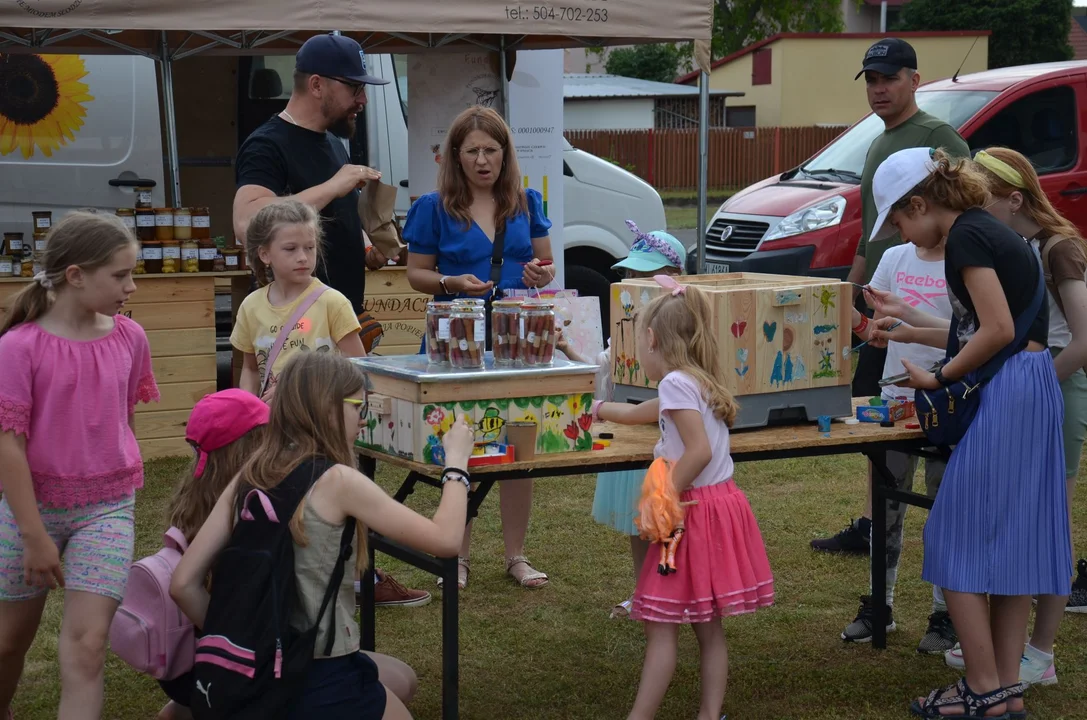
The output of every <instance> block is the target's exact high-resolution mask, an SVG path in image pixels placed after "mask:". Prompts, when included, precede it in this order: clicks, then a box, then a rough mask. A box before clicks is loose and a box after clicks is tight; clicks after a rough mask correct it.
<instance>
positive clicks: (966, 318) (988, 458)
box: [868, 148, 1072, 718]
mask: <svg viewBox="0 0 1087 720" xmlns="http://www.w3.org/2000/svg"><path fill="white" fill-rule="evenodd" d="M872 192H873V194H874V196H875V203H876V208H877V209H878V211H879V217H878V218H877V220H876V225H875V230H874V231H873V238H872V239H873V240H878V237H877V236H878V235H879V234H880V231H881V229H882V228H883V226H884V224H885V222H887V221H889V224H890V225H893V226H894V227H895V228H897V229H898V231H899V233H900V234H901V235H902V237H903V238H904V239H905V240H908V241H909V242H912V243H914V244H915V245H917V246H919V247H933V246H935V245H936V244H938V243H939V242H940V241H941V240H942V239H943V238H945V237H946V238H947V243H946V250H945V261H944V262H945V274H946V278H947V288H948V294H949V296H950V299H951V305H952V308H953V310H954V313H955V316H956V318H957V319H958V341H959V343H960V348H961V349H960V350H959V352H958V354H956V355H955V357H954V358H953V359H952V360H951V361H950V362H948V363H947V364H946V365H944V366H943V367H942V368H941V369H940V370H938V371H937V372H935V373H931V372H928V370H927V368H921V367H918V366H916V365H914V364H912V363H910V362H908V361H905V362H904V363H903V365H904V366H905V368H906V370H907V371H908V372H909V374H910V379H909V381H908V382H907V383H905V384H906V385H907V386H909V387H913V388H918V389H925V390H930V391H933V390H940V389H941V388H943V387H945V386H948V385H950V384H951V383H953V382H955V381H957V380H959V379H961V378H963V377H964V376H965V375H966V374H967V373H969V372H971V371H974V370H976V369H978V368H980V367H981V366H982V365H983V364H985V363H986V362H987V361H988V360H989V359H990V358H992V357H993V356H995V355H996V354H997V353H999V352H1000V351H1001V350H1002V349H1003V348H1004V347H1006V346H1007V345H1008V344H1009V343H1011V342H1012V341H1013V340H1014V338H1015V322H1014V320H1013V318H1016V317H1019V316H1021V315H1023V314H1024V313H1026V312H1027V310H1028V308H1030V307H1031V305H1032V303H1033V301H1034V298H1035V293H1036V290H1037V288H1038V283H1039V282H1041V273H1040V271H1039V258H1038V256H1037V253H1036V252H1035V251H1034V250H1033V249H1032V248H1031V247H1030V246H1029V245H1028V244H1027V243H1026V242H1025V241H1024V240H1023V238H1021V237H1020V236H1019V235H1018V234H1016V233H1015V232H1014V231H1013V230H1011V229H1010V228H1008V227H1007V226H1006V225H1004V224H1003V223H1001V222H1000V221H999V220H997V219H996V218H994V217H993V216H992V215H990V214H989V213H988V212H986V211H985V210H984V208H985V207H987V206H988V205H989V204H990V203H991V202H992V198H991V196H990V193H989V189H988V182H987V180H986V178H985V177H984V176H983V175H982V174H981V172H980V170H979V169H978V167H977V166H976V165H975V164H974V162H973V161H971V160H965V159H963V160H951V159H949V157H948V156H947V155H946V154H945V153H944V152H942V151H940V150H930V149H928V148H911V149H908V150H903V151H900V152H897V153H895V154H894V155H891V156H890V157H889V158H887V160H885V161H884V162H883V164H881V165H880V167H879V168H878V169H877V170H876V174H875V177H874V179H873V186H872ZM868 295H869V299H870V300H871V301H872V302H873V303H874V304H875V306H876V307H877V309H879V310H880V311H881V312H884V311H886V312H885V314H887V315H894V314H895V313H894V312H893V311H899V315H900V317H901V319H902V320H903V321H904V322H905V324H904V325H902V326H900V327H899V328H897V329H895V330H894V331H893V332H887V331H886V330H881V331H879V332H878V333H877V334H879V335H880V336H882V337H887V338H888V339H894V340H897V341H899V342H914V343H924V344H927V345H932V346H934V347H943V346H944V345H945V344H946V342H947V333H948V321H947V320H939V319H937V318H934V317H931V316H928V315H926V314H925V313H923V312H917V311H915V310H914V311H911V312H901V310H902V309H901V308H898V307H890V306H889V305H888V304H886V303H883V302H881V301H882V300H883V298H881V297H878V296H877V295H876V294H873V293H868ZM892 322H893V320H891V319H883V320H880V321H879V324H880V325H881V327H884V328H886V327H887V326H888V325H890V324H891V323H892ZM1048 332H1049V313H1048V308H1047V306H1046V304H1045V303H1044V302H1043V303H1042V304H1041V306H1040V310H1039V311H1038V312H1037V314H1036V315H1035V317H1034V318H1033V319H1032V322H1031V325H1030V328H1029V330H1028V332H1027V334H1026V339H1025V341H1024V342H1023V344H1022V346H1021V347H1020V348H1017V350H1018V352H1016V354H1014V355H1012V356H1011V358H1010V359H1008V361H1007V362H1005V363H1004V365H1003V366H1002V367H1001V368H1000V370H999V371H998V372H997V374H996V376H995V377H994V378H993V379H992V380H991V381H990V382H989V383H988V384H987V385H985V386H984V388H983V389H982V390H981V393H982V394H981V404H980V407H979V409H978V412H977V415H976V416H975V418H974V420H973V422H972V423H971V425H970V427H969V429H968V430H967V432H966V434H965V436H964V437H963V438H962V440H961V441H960V442H959V444H958V445H957V446H956V447H955V448H954V450H953V452H952V454H951V459H950V461H949V462H948V465H947V470H946V472H945V474H944V481H943V484H942V485H941V487H940V491H939V493H938V494H937V496H936V501H935V504H934V506H933V508H932V512H931V513H930V515H929V518H928V522H927V523H926V525H925V532H924V539H925V561H924V569H923V572H922V577H923V578H924V579H925V580H926V581H928V582H930V583H932V584H934V585H938V586H939V587H941V588H943V590H944V595H945V597H946V599H947V609H948V612H950V613H951V618H952V621H953V622H954V624H955V629H956V630H957V631H958V634H959V640H960V642H961V644H962V653H963V658H964V660H965V661H966V677H965V678H963V679H961V680H959V682H958V683H956V684H955V685H951V686H949V687H947V688H944V689H941V690H934V691H933V692H932V693H930V694H929V695H928V697H925V698H918V699H917V700H915V701H914V702H913V705H912V710H913V712H914V713H915V714H917V715H920V716H921V717H925V718H980V717H996V718H1021V717H1025V712H1024V709H1023V697H1022V696H1023V691H1024V690H1025V688H1026V686H1025V685H1022V684H1020V682H1019V669H1020V661H1021V658H1022V656H1023V651H1024V646H1025V644H1026V627H1027V620H1028V617H1029V615H1030V601H1031V596H1032V595H1067V594H1068V593H1069V591H1070V586H1071V580H1070V578H1069V572H1068V569H1069V567H1071V563H1072V557H1071V549H1070V543H1069V532H1070V531H1069V524H1068V498H1067V493H1066V488H1065V482H1064V470H1065V468H1064V445H1063V439H1062V430H1061V426H1062V422H1063V417H1064V406H1063V401H1062V399H1061V388H1060V383H1059V382H1058V380H1057V374H1056V372H1055V371H1054V369H1053V358H1052V356H1051V355H1050V354H1049V352H1048V351H1047V350H1048V346H1047V340H1048Z"/></svg>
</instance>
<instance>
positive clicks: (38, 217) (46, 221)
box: [30, 210, 53, 234]
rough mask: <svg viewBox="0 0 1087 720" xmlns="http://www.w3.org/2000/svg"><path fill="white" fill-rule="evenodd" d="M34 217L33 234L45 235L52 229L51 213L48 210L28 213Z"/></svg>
mask: <svg viewBox="0 0 1087 720" xmlns="http://www.w3.org/2000/svg"><path fill="white" fill-rule="evenodd" d="M30 214H31V215H33V216H34V233H35V234H37V233H47V232H49V228H51V227H53V213H51V212H49V211H48V210H43V211H41V212H35V213H30Z"/></svg>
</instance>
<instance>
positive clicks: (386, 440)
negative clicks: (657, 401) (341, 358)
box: [352, 353, 597, 464]
mask: <svg viewBox="0 0 1087 720" xmlns="http://www.w3.org/2000/svg"><path fill="white" fill-rule="evenodd" d="M352 362H354V363H356V364H358V365H359V366H360V367H361V368H362V369H363V370H365V371H366V374H367V380H368V389H369V394H368V400H369V402H368V404H367V406H366V408H365V409H364V416H363V427H362V430H361V431H360V433H359V436H358V439H357V440H356V444H357V445H359V446H360V447H364V448H368V449H371V450H377V451H379V452H382V453H387V454H390V455H398V456H400V457H403V458H406V459H409V460H414V461H416V462H424V463H434V464H438V461H437V460H436V458H435V448H437V447H438V446H440V444H441V438H442V436H443V435H444V434H445V433H446V432H447V431H448V430H449V428H451V427H452V426H453V423H454V421H455V420H456V419H457V418H458V417H461V416H464V417H466V418H468V422H469V425H471V426H472V427H473V428H474V429H475V434H476V442H499V443H505V442H506V440H507V439H506V424H507V423H509V422H524V421H529V422H534V423H536V426H537V432H536V452H537V454H547V453H564V452H588V451H590V450H592V443H593V440H592V434H591V427H592V415H591V413H590V409H591V407H592V402H593V392H594V386H595V384H596V370H597V366H596V365H586V364H584V363H575V362H570V361H568V360H559V359H556V360H555V362H554V364H553V365H552V366H551V367H531V368H523V367H512V368H504V367H497V368H496V367H495V365H494V357H493V355H492V354H491V353H487V354H486V356H485V361H484V367H483V369H481V370H459V369H452V368H444V367H442V368H437V367H434V366H432V365H429V364H428V362H427V359H426V356H425V355H393V356H388V357H376V356H370V357H367V358H355V359H353V360H352Z"/></svg>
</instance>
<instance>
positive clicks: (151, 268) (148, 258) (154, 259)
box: [140, 240, 162, 275]
mask: <svg viewBox="0 0 1087 720" xmlns="http://www.w3.org/2000/svg"><path fill="white" fill-rule="evenodd" d="M140 245H141V246H142V247H143V269H144V270H145V271H146V272H147V273H148V274H151V275H158V274H159V273H161V272H162V243H161V242H159V241H158V240H148V241H147V242H143V243H140Z"/></svg>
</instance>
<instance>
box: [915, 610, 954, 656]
mask: <svg viewBox="0 0 1087 720" xmlns="http://www.w3.org/2000/svg"><path fill="white" fill-rule="evenodd" d="M958 641H959V636H958V635H956V634H955V626H954V625H953V624H952V623H951V616H950V615H948V614H947V611H938V612H934V613H932V614H931V615H929V616H928V632H926V633H925V636H924V637H923V638H921V642H919V643H917V652H919V653H921V654H923V655H943V654H944V653H945V652H947V651H948V650H950V649H951V648H953V647H955V643H957V642H958Z"/></svg>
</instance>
